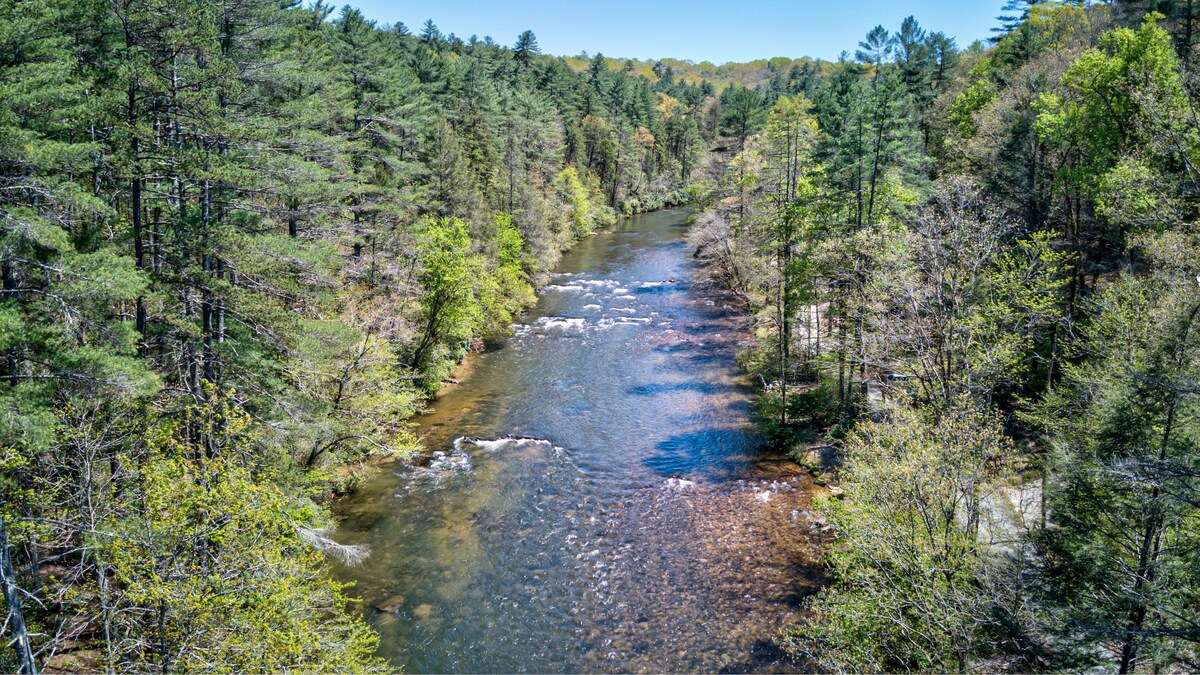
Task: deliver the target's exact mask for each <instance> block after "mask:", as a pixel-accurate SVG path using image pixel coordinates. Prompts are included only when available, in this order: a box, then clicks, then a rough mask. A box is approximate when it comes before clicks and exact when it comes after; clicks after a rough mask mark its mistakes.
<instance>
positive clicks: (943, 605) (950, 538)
mask: <svg viewBox="0 0 1200 675" xmlns="http://www.w3.org/2000/svg"><path fill="white" fill-rule="evenodd" d="M1011 452H1012V449H1011V446H1010V442H1009V441H1008V439H1007V438H1006V437H1005V435H1004V433H1003V431H1002V429H1001V427H1000V424H999V421H998V420H997V419H995V418H994V417H993V416H991V415H989V414H988V413H986V412H982V411H980V410H979V409H977V408H976V407H975V406H974V404H973V403H971V402H970V401H962V402H961V404H960V405H956V406H955V407H954V408H952V409H950V410H948V411H946V412H945V413H944V414H943V415H940V416H937V417H935V418H933V419H929V418H927V417H926V416H924V415H922V414H921V413H920V412H919V411H917V410H914V409H911V408H907V407H903V406H901V407H894V408H892V409H890V410H889V411H888V419H887V420H886V421H884V422H867V423H865V424H863V425H861V426H860V427H859V428H858V429H857V430H856V431H854V432H853V433H852V434H851V436H850V437H849V438H848V439H847V441H846V444H845V454H846V460H845V465H844V468H843V473H842V481H841V486H842V489H843V490H845V495H846V497H845V500H844V501H836V500H834V501H829V502H826V503H825V505H824V507H823V508H824V509H825V511H826V513H827V514H828V518H829V524H830V525H831V526H833V527H834V528H835V529H836V531H837V533H838V539H837V541H836V542H835V543H834V544H833V545H832V546H831V552H830V555H829V563H830V565H831V570H832V573H833V584H832V585H831V586H829V587H828V588H827V589H826V590H824V591H822V592H821V593H820V594H819V595H818V596H817V597H816V598H815V599H814V600H812V601H811V602H810V603H809V605H808V610H809V612H810V614H808V615H807V617H806V618H805V619H804V621H803V623H802V624H801V626H800V627H799V628H797V629H795V630H794V631H793V632H792V633H791V636H792V640H793V648H794V649H796V650H798V651H800V653H801V654H803V655H804V656H806V657H807V658H809V659H811V660H812V661H813V662H814V663H816V664H818V666H819V668H820V669H822V670H831V671H870V672H901V671H905V672H908V671H934V670H936V671H939V672H965V671H966V670H967V669H968V666H969V664H970V663H971V660H972V659H973V658H975V657H976V656H979V655H981V654H986V653H987V647H988V643H989V638H990V636H989V631H990V630H994V628H995V619H994V617H995V607H996V605H997V604H998V603H999V602H1000V601H1001V600H1000V598H999V597H997V596H995V595H993V593H994V588H995V586H996V585H997V584H998V582H999V580H1000V575H1001V572H1002V571H1003V558H1002V557H1001V556H1000V555H999V552H998V551H996V550H993V549H992V548H991V547H990V546H989V542H988V539H987V535H986V534H985V533H986V532H988V531H989V529H990V526H994V522H993V521H992V518H993V517H994V513H993V512H992V511H991V509H994V508H997V505H998V503H999V502H1000V501H1002V500H1003V498H1002V497H1000V495H999V487H1000V485H1001V482H1000V481H1001V480H1002V479H1003V477H1004V475H1005V473H1006V471H1007V468H1006V466H1005V458H1006V457H1008V456H1009V455H1010V454H1011ZM991 531H994V530H991Z"/></svg>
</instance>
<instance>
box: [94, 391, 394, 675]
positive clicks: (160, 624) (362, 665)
mask: <svg viewBox="0 0 1200 675" xmlns="http://www.w3.org/2000/svg"><path fill="white" fill-rule="evenodd" d="M213 403H214V405H213V406H212V407H205V408H194V409H191V410H189V411H187V415H188V417H189V418H191V419H192V420H194V423H195V424H198V426H199V428H200V430H201V432H202V433H204V434H208V435H211V436H212V438H213V443H214V445H215V446H217V447H219V448H220V452H219V453H217V454H216V455H215V456H212V457H197V456H196V455H195V453H194V451H193V448H192V446H191V444H190V442H189V441H188V439H187V435H186V434H185V433H184V428H183V427H175V426H173V425H170V424H166V425H162V426H159V427H157V428H153V429H152V430H151V431H150V434H151V435H150V437H149V438H148V439H147V444H146V446H145V449H144V455H143V456H142V457H141V458H140V463H141V465H142V470H141V479H140V481H139V485H138V494H137V495H136V496H135V497H136V500H137V503H138V504H139V506H140V508H139V509H137V510H135V511H134V512H132V513H128V514H127V515H122V516H121V517H119V518H114V519H112V520H109V521H104V522H101V523H99V524H98V526H97V529H96V531H95V532H94V533H91V535H90V536H91V537H94V539H95V544H94V545H95V552H94V556H95V557H96V559H97V560H100V561H103V564H104V565H105V566H106V567H107V569H108V572H109V574H111V581H112V583H114V584H117V585H119V587H120V588H121V593H120V595H119V597H118V599H117V600H116V602H115V603H114V604H113V605H112V606H111V607H106V608H105V610H106V611H105V613H104V615H103V616H102V617H101V620H102V621H104V622H105V623H106V627H107V629H108V630H109V631H110V632H111V633H112V634H113V635H114V638H116V639H115V640H113V643H112V644H111V645H109V649H108V651H107V657H106V662H105V663H104V665H105V667H107V668H113V669H134V670H145V669H149V668H156V669H157V668H161V669H163V670H169V671H178V672H193V671H206V670H209V669H211V668H212V667H213V665H214V664H219V665H220V667H221V668H231V669H236V670H249V671H262V670H294V669H302V670H337V671H339V672H340V671H350V672H360V671H378V670H383V667H382V663H381V662H379V661H378V660H377V659H376V657H374V656H373V651H374V648H375V643H376V638H375V636H374V635H373V634H372V633H371V632H370V630H369V629H368V628H367V626H366V625H365V624H364V623H363V622H362V621H361V620H360V619H356V618H351V617H350V616H348V615H347V614H345V613H344V612H345V608H346V605H347V603H348V600H347V598H346V596H345V595H344V590H345V587H344V586H342V585H340V584H338V583H335V582H333V581H331V580H330V579H329V578H328V575H327V573H326V572H324V571H323V558H322V555H321V553H320V552H319V551H318V550H317V549H316V548H314V546H313V545H312V544H311V543H309V542H307V541H306V540H305V537H304V536H303V534H304V533H305V532H307V531H308V530H306V529H305V528H311V527H312V526H313V523H312V522H311V518H312V513H313V509H312V508H311V507H306V506H305V505H304V503H303V502H302V501H297V500H296V499H295V498H293V497H289V496H288V495H287V494H286V493H285V492H284V491H283V490H282V489H281V488H280V487H279V486H277V485H275V484H273V483H271V482H270V481H265V480H263V478H264V477H263V476H262V475H261V473H260V472H261V470H262V469H261V468H260V467H259V466H257V465H258V464H259V462H260V461H261V460H260V459H258V458H256V455H258V454H259V452H260V450H259V449H258V448H256V447H255V446H256V443H255V439H254V435H253V431H252V428H251V425H250V421H249V419H248V418H246V417H245V416H244V415H241V414H240V413H238V412H237V410H236V409H235V408H231V407H230V406H229V405H228V402H227V400H226V399H225V398H224V397H221V396H218V397H216V399H215V400H214V402H213ZM214 409H215V411H216V415H213V410H214ZM248 460H249V461H248ZM114 515H116V514H114Z"/></svg>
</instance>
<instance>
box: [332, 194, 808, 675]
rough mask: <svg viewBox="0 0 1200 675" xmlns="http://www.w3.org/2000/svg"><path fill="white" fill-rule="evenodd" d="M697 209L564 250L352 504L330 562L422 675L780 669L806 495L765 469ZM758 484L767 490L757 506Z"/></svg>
mask: <svg viewBox="0 0 1200 675" xmlns="http://www.w3.org/2000/svg"><path fill="white" fill-rule="evenodd" d="M685 216H686V213H685V212H683V211H664V212H658V213H654V214H650V215H647V216H642V217H639V218H633V219H630V220H627V221H625V222H624V223H622V225H620V226H618V227H617V228H616V229H615V230H614V231H613V232H610V233H605V234H601V235H598V236H595V237H592V238H589V239H587V240H585V241H583V242H581V243H580V244H579V245H578V246H577V247H576V249H575V250H573V251H572V252H571V253H570V254H568V255H567V256H566V258H565V259H564V261H563V264H562V266H561V267H560V269H559V273H558V274H557V275H555V278H554V279H553V283H552V285H550V286H548V287H547V288H546V289H545V293H544V295H543V297H542V299H541V301H540V303H539V304H538V306H537V308H536V309H535V310H534V311H533V312H532V313H531V315H530V316H529V317H527V319H526V320H525V321H523V322H522V324H521V325H518V326H516V327H515V330H514V335H513V337H512V338H510V339H509V340H508V341H506V342H505V343H504V344H502V345H500V346H498V347H495V348H493V349H492V350H490V351H489V352H488V353H486V354H483V355H481V356H480V357H479V359H478V361H477V363H476V364H475V366H476V367H475V370H474V372H473V373H472V374H471V376H470V377H469V378H468V379H466V380H465V381H464V383H463V384H462V385H460V386H457V387H454V388H452V389H450V390H449V391H448V392H446V393H445V394H444V395H443V397H442V398H441V399H439V400H438V401H437V402H436V404H435V410H433V411H431V412H430V413H429V414H428V415H426V416H425V417H424V418H423V419H422V420H421V430H422V432H423V433H424V434H425V435H424V441H425V444H426V446H427V447H428V448H430V449H431V450H433V451H434V452H433V453H432V457H429V458H426V460H425V461H424V462H423V463H422V464H421V465H414V466H403V467H400V466H397V467H394V469H390V470H388V471H384V472H383V475H381V476H380V477H379V478H378V479H376V480H374V481H372V482H371V483H369V484H368V485H366V486H364V488H363V489H362V490H361V491H360V492H358V493H357V494H356V495H354V496H353V497H351V498H349V499H348V500H346V501H345V502H343V503H342V504H340V505H339V508H338V512H339V515H340V516H341V517H342V518H343V522H342V526H341V529H340V531H339V539H340V540H341V541H342V542H344V543H350V544H367V545H369V546H370V548H371V552H372V553H371V557H370V558H369V559H368V560H367V561H366V563H365V565H364V566H362V567H360V568H355V569H347V570H339V573H340V574H341V575H342V576H343V577H344V578H346V579H351V580H354V581H356V582H357V586H356V588H355V590H354V593H355V594H357V595H360V596H361V597H362V598H363V599H364V601H365V603H366V609H365V611H366V615H367V618H368V620H369V621H371V623H372V624H373V625H374V626H375V627H376V628H377V629H378V630H379V632H380V634H381V637H382V641H381V647H380V649H381V652H382V654H383V655H384V656H385V657H386V658H388V659H390V660H391V661H392V662H393V663H395V664H396V665H400V666H404V667H405V668H406V669H407V670H408V671H409V672H547V671H549V672H562V671H597V670H601V671H626V670H646V671H652V670H669V671H678V670H696V669H703V670H719V669H726V670H762V669H770V668H788V667H792V666H794V664H787V663H785V662H782V661H781V659H782V656H781V654H780V653H779V652H778V650H777V649H776V648H775V647H774V646H773V645H772V643H771V638H772V637H773V636H774V633H775V632H777V631H778V629H779V627H780V626H782V625H784V623H785V622H786V621H787V619H788V618H789V617H790V616H791V614H792V612H794V611H795V607H796V605H797V603H798V600H799V598H800V597H801V596H802V595H803V594H804V593H806V592H809V591H810V590H811V589H812V588H813V587H814V584H815V578H814V577H813V573H812V568H811V565H809V564H808V562H807V561H808V560H809V559H811V554H812V551H811V550H810V546H809V544H808V540H807V538H806V536H805V535H806V533H807V530H806V528H807V525H806V522H807V521H806V520H805V518H804V517H801V516H803V515H804V514H807V510H806V509H807V508H808V501H809V497H810V493H811V491H812V486H811V484H810V483H809V482H808V480H807V478H805V477H802V476H798V475H793V474H791V473H790V472H789V471H787V470H786V469H784V470H774V471H771V470H768V469H765V468H764V466H763V464H762V463H761V462H760V461H758V460H759V459H760V457H759V454H760V453H759V449H758V445H757V439H756V437H755V435H754V433H753V431H752V430H751V428H750V426H749V425H750V406H749V402H748V401H749V394H748V390H747V388H746V384H745V382H744V381H743V379H742V377H741V376H740V375H739V373H738V371H737V369H736V366H735V364H734V360H733V357H734V353H735V352H736V350H737V349H738V347H739V346H740V343H741V341H742V340H744V339H745V334H744V333H743V332H741V331H739V330H738V327H737V326H736V325H735V324H734V323H733V320H732V319H731V318H730V317H729V315H728V314H727V313H726V312H725V309H724V307H723V301H722V300H720V299H719V298H716V297H714V296H712V295H711V294H705V293H703V292H700V291H698V290H696V289H693V288H691V287H690V285H689V282H690V281H691V280H692V277H693V272H694V270H693V267H692V263H691V259H690V256H689V251H688V250H687V247H686V245H685V244H684V242H683V236H684V234H685V231H686V228H685V225H684V220H685ZM764 495H766V497H765V498H764Z"/></svg>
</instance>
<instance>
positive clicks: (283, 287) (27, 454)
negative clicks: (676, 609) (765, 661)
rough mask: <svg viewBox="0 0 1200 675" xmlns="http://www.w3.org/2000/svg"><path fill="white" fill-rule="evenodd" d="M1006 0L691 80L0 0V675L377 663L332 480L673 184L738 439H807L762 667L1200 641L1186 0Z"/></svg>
mask: <svg viewBox="0 0 1200 675" xmlns="http://www.w3.org/2000/svg"><path fill="white" fill-rule="evenodd" d="M1008 9H1009V10H1010V11H1009V12H1008V13H1007V14H1006V16H1005V17H1002V18H1001V23H1002V25H1001V26H999V27H998V29H997V33H996V37H995V39H994V40H992V41H991V43H989V44H981V43H977V44H974V45H970V46H963V45H957V44H955V42H954V41H953V40H952V39H950V38H949V37H947V36H946V35H944V34H942V33H938V32H932V31H930V30H928V29H927V28H924V27H922V26H920V25H919V24H918V23H917V21H916V20H914V19H909V20H907V21H905V22H904V23H903V25H901V26H900V27H898V28H897V29H896V30H889V29H887V28H884V27H879V28H876V29H874V30H872V31H871V32H870V33H869V34H868V35H867V36H865V38H864V40H863V41H862V43H861V44H860V45H859V47H858V49H857V50H855V51H854V52H853V54H851V53H846V54H845V55H844V56H843V58H842V59H841V60H839V61H838V62H835V63H824V62H817V61H811V60H806V59H804V60H795V61H793V60H790V59H772V60H770V61H764V62H762V63H756V64H748V65H744V66H722V67H720V68H715V67H712V68H710V67H709V66H708V65H706V64H701V65H700V66H695V65H693V64H688V63H684V62H672V61H669V60H668V61H661V62H654V63H638V62H634V61H619V60H614V59H608V58H605V57H604V56H603V55H596V56H595V57H591V58H588V59H580V58H571V59H562V58H555V57H550V56H546V55H542V54H540V51H539V49H538V46H537V40H536V37H535V36H534V35H533V34H532V33H530V32H526V33H524V34H522V35H521V36H519V37H518V38H517V39H516V41H515V43H514V45H513V47H511V48H510V47H507V46H504V45H501V44H498V43H496V42H495V41H494V40H492V39H491V38H484V39H482V40H481V39H478V38H476V37H474V36H473V37H471V38H470V39H462V38H459V37H457V36H454V35H443V34H442V33H441V32H440V31H439V30H438V28H437V26H436V25H435V24H434V23H433V22H432V21H430V22H427V23H426V24H425V25H424V26H423V27H422V28H421V29H419V30H417V31H416V32H415V33H414V32H411V31H410V30H409V29H408V28H406V27H405V26H402V25H398V26H377V25H375V24H373V23H372V22H370V21H368V20H366V19H365V18H364V17H363V16H362V15H361V14H360V13H359V12H358V11H356V10H353V9H350V8H347V9H343V10H335V9H334V8H332V7H330V6H327V5H324V4H321V3H317V4H315V5H311V6H302V5H301V4H300V3H297V2H288V1H283V2H280V1H279V0H182V1H178V0H177V1H175V2H163V1H162V0H0V74H2V76H0V221H2V223H3V227H2V228H0V263H2V265H3V270H2V272H3V273H2V278H3V289H2V295H0V494H2V495H3V499H2V500H0V582H2V583H0V585H2V586H3V591H4V599H5V605H6V608H7V613H6V620H5V622H4V632H3V635H4V640H5V642H6V644H7V645H8V646H9V648H7V649H4V650H2V651H0V670H4V671H8V670H25V671H34V670H41V669H44V668H62V667H70V666H72V665H75V666H81V667H84V668H88V669H95V670H106V671H144V670H149V669H156V670H162V671H164V672H165V671H176V670H178V671H193V670H218V669H224V670H231V669H236V670H283V669H293V670H295V669H301V670H322V669H338V670H374V669H382V668H383V667H384V664H383V663H382V662H380V661H378V660H377V659H376V657H375V656H374V644H375V638H374V636H373V635H372V634H371V632H370V631H369V629H368V628H367V627H366V625H365V624H364V623H363V622H362V621H361V620H360V619H358V618H357V617H356V614H355V613H354V612H353V611H351V610H350V607H349V605H350V603H351V601H350V595H351V593H350V592H349V591H347V589H345V588H344V587H342V586H340V585H338V584H337V583H335V582H333V581H331V580H330V578H329V576H328V573H327V568H326V565H327V563H326V558H327V556H337V557H341V558H349V559H352V558H354V557H355V556H359V555H361V554H362V552H361V551H359V550H356V549H353V548H348V547H342V546H339V545H337V544H336V543H335V542H333V541H331V540H330V538H329V537H328V535H327V532H328V528H329V526H330V517H329V513H328V511H327V506H326V504H327V502H328V499H329V496H330V495H331V494H332V493H335V492H337V491H340V490H345V489H350V488H352V487H353V485H354V483H355V481H356V480H358V479H359V478H360V477H361V476H362V475H363V473H364V472H365V471H367V470H368V467H369V466H370V460H371V459H372V458H373V457H378V456H404V455H406V454H409V453H412V452H415V451H417V441H416V439H415V438H413V436H412V434H411V430H410V426H409V422H408V420H409V419H410V418H411V417H412V416H413V415H414V414H415V413H416V412H418V411H419V410H420V409H421V407H422V405H423V402H424V401H425V400H426V398H427V397H428V396H429V395H430V394H431V393H432V392H434V391H436V389H437V388H438V387H439V386H440V384H441V383H442V382H443V380H445V379H446V378H448V377H450V376H451V374H452V373H453V368H454V366H455V364H457V363H458V362H459V361H460V360H461V359H462V358H463V357H464V355H466V354H467V353H468V352H469V351H471V350H472V349H475V348H478V346H479V345H480V344H481V341H482V340H484V339H486V338H488V337H491V336H496V335H502V334H503V333H504V332H505V330H506V329H507V327H508V326H509V324H510V323H511V322H512V320H513V317H514V316H515V315H517V314H519V313H520V312H521V310H522V309H523V308H524V307H526V306H527V305H528V304H529V303H531V302H532V299H533V293H534V289H535V288H536V286H537V285H538V284H539V283H541V281H542V280H543V279H544V278H545V275H546V273H547V272H548V270H549V269H550V268H551V267H552V266H553V265H554V264H555V262H556V260H557V259H558V256H559V255H560V253H561V252H562V251H563V250H564V249H566V248H568V247H569V246H570V245H571V244H572V242H574V241H576V240H577V239H578V238H579V237H582V236H586V235H587V234H588V233H590V232H591V231H593V230H594V229H596V228H599V227H603V226H605V225H608V224H610V223H612V222H614V221H615V220H616V218H618V217H620V216H621V215H624V214H630V213H635V212H640V211H645V210H650V209H654V208H658V207H661V206H663V205H668V204H679V203H684V202H691V203H695V204H696V205H697V208H698V211H699V215H698V216H697V221H696V223H695V225H694V227H693V229H692V232H691V235H690V237H691V241H692V243H693V245H694V247H695V251H696V255H697V257H698V258H699V259H700V261H701V262H702V264H703V265H704V268H705V270H706V271H707V273H708V274H709V276H710V277H711V279H712V280H713V281H714V282H715V283H717V284H720V285H721V286H723V287H725V288H727V289H728V290H729V291H730V292H732V293H733V294H734V295H736V296H737V297H738V298H739V299H740V300H741V303H742V306H743V309H744V311H745V312H746V313H747V314H748V315H750V316H752V317H753V319H754V327H755V332H756V340H755V346H754V347H753V348H750V349H747V350H746V352H745V353H744V354H743V359H742V361H743V365H744V366H745V368H746V369H747V371H748V372H749V373H751V374H752V375H753V376H754V378H755V379H756V381H757V382H758V383H759V385H760V396H759V417H760V420H761V423H762V425H763V427H764V431H765V433H766V435H767V436H768V438H769V439H770V440H771V441H772V442H773V443H776V444H778V445H779V446H781V447H784V448H787V449H790V450H791V451H792V452H793V455H794V456H795V457H796V458H797V460H798V461H801V462H808V461H809V459H808V458H809V453H808V450H809V449H810V448H813V447H818V446H821V445H823V444H826V443H828V444H832V445H833V446H834V447H835V448H836V449H838V450H839V451H840V454H841V456H842V458H843V460H842V463H841V465H840V466H839V467H836V468H831V467H819V466H814V471H815V472H817V473H818V475H822V476H826V477H829V478H836V479H837V480H838V481H839V482H840V485H841V487H842V490H843V495H844V498H843V499H835V500H830V501H829V502H828V503H827V504H826V505H825V509H826V510H827V513H828V519H829V524H830V526H831V529H832V531H833V532H834V533H835V534H833V535H831V536H829V537H828V541H827V542H826V550H827V553H828V563H827V573H828V578H829V586H828V587H827V588H826V590H825V591H823V592H821V593H820V594H819V595H817V596H815V597H814V598H811V599H810V601H809V604H808V606H807V613H806V616H807V617H808V618H807V619H806V620H805V621H804V622H803V623H802V624H801V625H799V626H797V627H796V628H795V629H794V631H792V632H791V633H790V634H789V636H788V638H787V642H788V646H789V648H790V649H792V650H793V651H794V653H795V654H796V655H797V656H798V657H799V658H801V659H805V660H806V662H807V663H809V664H810V665H811V666H812V667H813V668H818V669H821V670H837V671H842V670H862V671H880V670H882V671H911V670H924V671H952V670H953V671H960V670H968V669H969V670H980V669H983V670H1000V669H1009V670H1061V669H1082V668H1087V667H1091V666H1094V665H1107V666H1108V667H1111V668H1119V669H1120V670H1121V672H1131V671H1134V670H1143V671H1150V670H1155V671H1158V670H1163V669H1166V668H1171V667H1173V668H1176V669H1183V670H1195V669H1198V668H1200V660H1198V659H1200V655H1198V654H1197V643H1198V642H1200V449H1198V446H1197V443H1198V442H1200V417H1198V413H1200V406H1198V402H1197V401H1196V395H1197V393H1200V389H1198V388H1197V386H1196V384H1195V380H1196V376H1197V372H1198V371H1200V335H1198V334H1197V331H1194V330H1193V324H1195V323H1196V322H1197V321H1198V320H1200V287H1198V284H1200V262H1198V261H1200V239H1198V238H1197V232H1196V215H1197V214H1196V206H1197V202H1196V200H1197V198H1198V197H1197V196H1198V195H1200V169H1198V167H1197V163H1196V162H1197V160H1198V159H1200V124H1198V122H1200V120H1198V119H1197V112H1196V105H1197V103H1198V102H1200V77H1198V76H1197V74H1196V73H1195V72H1194V69H1193V64H1194V63H1200V62H1198V61H1197V60H1196V51H1197V47H1196V43H1197V42H1200V36H1197V35H1195V33H1196V32H1197V30H1200V23H1197V22H1198V21H1200V7H1193V3H1192V2H1191V1H1190V0H1136V1H1116V2H1108V3H1098V4H1085V3H1081V2H1050V1H1045V2H1023V1H1019V0H1014V1H1013V2H1011V3H1009V8H1008ZM802 50H803V45H797V51H802ZM822 472H825V473H822ZM769 637H771V636H764V638H769Z"/></svg>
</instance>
